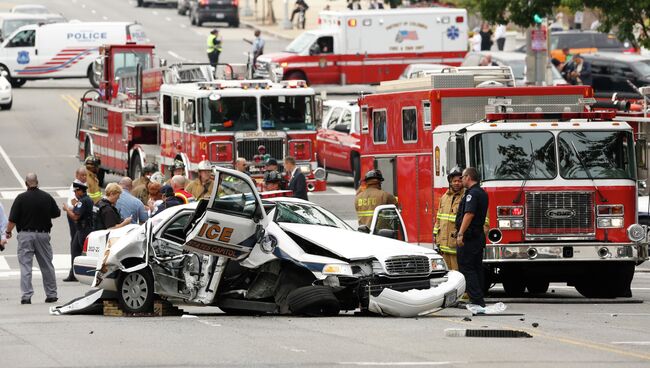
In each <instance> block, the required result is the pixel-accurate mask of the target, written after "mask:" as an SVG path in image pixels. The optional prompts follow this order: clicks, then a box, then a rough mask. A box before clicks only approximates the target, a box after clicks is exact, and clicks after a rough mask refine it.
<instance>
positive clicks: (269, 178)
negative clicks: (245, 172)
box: [264, 170, 282, 183]
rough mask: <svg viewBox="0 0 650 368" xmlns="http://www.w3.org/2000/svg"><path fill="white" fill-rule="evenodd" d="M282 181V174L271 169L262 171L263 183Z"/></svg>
mask: <svg viewBox="0 0 650 368" xmlns="http://www.w3.org/2000/svg"><path fill="white" fill-rule="evenodd" d="M280 181H282V175H281V174H280V173H279V172H277V171H275V170H273V171H267V172H266V173H264V182H265V183H278V182H280Z"/></svg>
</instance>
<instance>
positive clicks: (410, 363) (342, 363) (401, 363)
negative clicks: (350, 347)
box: [337, 362, 465, 367]
mask: <svg viewBox="0 0 650 368" xmlns="http://www.w3.org/2000/svg"><path fill="white" fill-rule="evenodd" d="M459 363H465V362H338V363H337V364H339V365H361V366H389V367H392V366H419V365H429V366H438V365H451V364H459Z"/></svg>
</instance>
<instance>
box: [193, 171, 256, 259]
mask: <svg viewBox="0 0 650 368" xmlns="http://www.w3.org/2000/svg"><path fill="white" fill-rule="evenodd" d="M216 172H217V175H216V178H215V183H216V185H215V189H214V191H213V193H212V196H211V197H210V202H209V204H208V208H207V210H206V212H205V214H204V215H203V217H202V218H201V219H200V220H199V223H198V224H197V226H195V227H194V229H192V231H191V232H190V234H189V236H188V240H187V242H186V243H185V244H184V245H183V248H184V249H187V250H190V251H193V252H199V253H204V254H210V255H216V256H221V257H227V258H232V259H242V258H245V257H246V256H247V255H248V254H249V253H250V252H251V250H252V248H253V246H254V245H255V243H256V231H257V228H258V224H259V223H260V221H261V220H262V219H264V217H265V214H264V211H263V209H262V206H261V201H260V199H259V196H258V195H257V192H255V191H254V189H253V182H252V181H251V179H250V178H249V177H248V176H244V175H246V174H242V173H238V172H237V171H233V170H229V169H223V168H217V169H216Z"/></svg>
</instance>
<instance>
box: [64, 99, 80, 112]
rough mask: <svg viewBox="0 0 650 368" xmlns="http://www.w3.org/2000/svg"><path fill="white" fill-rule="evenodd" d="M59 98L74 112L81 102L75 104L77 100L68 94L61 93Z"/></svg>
mask: <svg viewBox="0 0 650 368" xmlns="http://www.w3.org/2000/svg"><path fill="white" fill-rule="evenodd" d="M61 98H62V99H63V100H64V101H65V102H66V103H67V104H68V106H70V108H71V109H72V110H73V111H74V112H76V113H78V112H79V108H80V107H81V103H79V105H77V101H76V100H75V98H74V97H72V96H70V95H61Z"/></svg>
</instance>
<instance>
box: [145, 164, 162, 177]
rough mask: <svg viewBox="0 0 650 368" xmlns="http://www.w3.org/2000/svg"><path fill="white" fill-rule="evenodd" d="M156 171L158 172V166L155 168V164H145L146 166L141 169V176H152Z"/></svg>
mask: <svg viewBox="0 0 650 368" xmlns="http://www.w3.org/2000/svg"><path fill="white" fill-rule="evenodd" d="M156 171H158V166H156V164H154V163H150V164H146V165H145V166H144V167H143V168H142V174H143V175H146V174H153V173H155V172H156Z"/></svg>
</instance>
